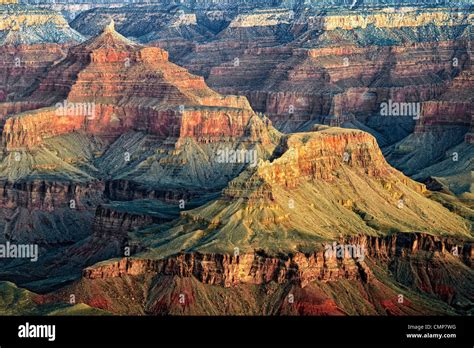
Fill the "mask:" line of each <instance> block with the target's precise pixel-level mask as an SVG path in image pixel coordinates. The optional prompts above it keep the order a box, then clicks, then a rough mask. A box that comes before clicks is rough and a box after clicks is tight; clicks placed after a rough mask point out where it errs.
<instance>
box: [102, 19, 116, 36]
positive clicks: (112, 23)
mask: <svg viewBox="0 0 474 348" xmlns="http://www.w3.org/2000/svg"><path fill="white" fill-rule="evenodd" d="M104 32H109V33H110V32H115V21H114V19H113V18H112V19H111V20H110V22H109V24H107V25H106V26H105V28H104Z"/></svg>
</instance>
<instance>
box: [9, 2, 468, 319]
mask: <svg viewBox="0 0 474 348" xmlns="http://www.w3.org/2000/svg"><path fill="white" fill-rule="evenodd" d="M19 3H20V4H18V3H17V1H8V3H3V2H2V3H1V4H0V42H2V43H3V45H2V48H1V49H0V57H3V59H1V60H0V71H1V72H2V74H1V76H2V77H1V79H0V130H1V142H0V207H1V210H0V230H1V229H3V231H4V232H3V233H0V242H4V241H9V242H13V243H35V244H37V245H38V246H39V254H40V255H39V259H38V262H37V263H36V265H35V267H34V269H33V268H32V267H31V265H30V262H29V260H14V261H12V260H2V261H1V264H0V288H1V289H3V290H2V291H4V292H5V293H6V294H8V296H5V297H3V298H1V299H0V300H1V301H0V312H1V313H7V314H13V313H15V311H13V312H12V311H11V310H10V309H8V308H9V307H11V306H18V310H17V311H16V313H17V314H30V315H51V314H53V315H54V314H63V315H68V314H72V315H75V314H85V315H101V314H114V315H428V314H429V315H471V314H472V303H473V301H474V298H473V294H474V285H473V284H474V273H473V256H474V252H473V248H472V243H473V242H474V236H473V233H472V221H473V220H474V212H473V207H474V206H473V204H472V187H473V186H472V158H473V154H474V148H473V140H472V139H474V137H473V136H472V134H473V125H474V123H473V122H474V121H473V119H474V118H473V116H472V103H473V100H472V98H473V93H472V91H473V87H474V86H473V82H472V49H471V43H472V37H471V35H470V31H471V30H472V27H471V26H472V19H473V15H472V5H470V4H469V2H467V1H466V2H464V1H461V2H459V3H458V4H457V5H456V6H454V5H452V4H450V3H449V2H446V1H417V2H415V1H412V0H403V1H395V0H394V1H393V3H392V4H387V1H383V2H382V1H378V0H370V1H369V0H366V1H359V2H358V3H357V4H356V5H354V6H351V5H350V4H346V2H345V1H342V0H341V1H339V0H324V1H318V2H315V1H310V0H281V1H262V2H259V3H258V5H257V4H255V3H254V2H252V1H248V0H239V1H235V2H229V1H217V2H215V1H212V2H210V1H182V2H179V3H177V2H175V1H172V0H170V1H160V2H158V1H156V2H155V1H149V2H134V3H128V2H125V3H124V2H118V1H115V0H110V1H109V0H104V1H100V2H96V1H94V2H89V1H82V2H80V3H79V2H77V1H69V0H64V1H55V2H54V4H52V3H51V1H49V0H38V1H36V0H35V1H29V0H24V1H23V0H20V1H19ZM60 12H61V13H60ZM384 102H390V103H392V102H393V103H414V104H417V105H420V114H419V115H416V116H417V117H412V116H413V115H408V116H405V117H396V116H384V115H383V114H382V113H381V105H382V104H383V103H384ZM68 106H69V107H68ZM230 152H231V153H252V154H255V158H254V161H251V162H252V163H250V162H246V161H237V160H230V159H229V158H225V159H224V160H222V158H221V157H220V156H219V154H222V153H230ZM335 242H337V243H340V244H341V245H347V244H350V245H357V246H361V247H363V250H364V252H365V254H364V258H363V259H357V258H354V257H353V256H351V255H348V254H347V253H345V254H344V255H343V256H342V257H340V256H336V255H332V256H328V255H326V254H325V253H324V248H325V245H328V244H332V243H335ZM461 280H462V281H461ZM10 282H13V283H10ZM71 295H74V298H75V299H76V300H75V303H71V302H70V298H71ZM400 296H401V297H400ZM400 298H402V300H400ZM15 299H21V301H20V302H21V304H20V303H19V302H16V300H15ZM76 303H77V304H76Z"/></svg>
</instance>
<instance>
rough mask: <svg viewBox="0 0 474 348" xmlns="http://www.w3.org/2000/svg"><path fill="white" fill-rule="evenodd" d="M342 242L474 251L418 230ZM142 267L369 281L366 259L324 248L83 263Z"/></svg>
mask: <svg viewBox="0 0 474 348" xmlns="http://www.w3.org/2000/svg"><path fill="white" fill-rule="evenodd" d="M340 243H342V244H354V245H360V246H364V248H365V252H366V254H365V257H370V258H373V259H378V260H381V261H383V260H385V261H386V260H388V259H393V258H395V257H408V256H411V255H416V254H417V253H419V252H432V253H436V254H439V255H447V254H450V253H451V250H452V248H453V247H457V248H458V250H459V255H460V256H461V258H462V260H463V261H464V262H466V263H467V264H471V263H472V259H473V257H474V253H473V248H472V243H465V244H462V243H459V242H456V241H455V240H452V239H448V238H444V237H434V236H430V235H427V234H420V233H416V234H415V233H414V234H402V233H400V234H396V235H393V236H391V237H385V238H380V237H369V236H355V237H352V238H350V239H347V240H341V241H340ZM145 273H148V274H149V273H153V274H160V275H176V276H179V277H184V278H186V277H195V278H197V279H198V280H199V281H200V282H202V283H205V284H211V285H219V286H224V287H231V286H236V285H238V284H241V283H247V284H266V283H269V282H271V281H274V282H277V283H279V284H282V283H286V282H296V283H298V284H300V285H301V286H302V287H305V286H306V285H308V284H309V283H311V282H312V281H315V280H319V281H334V280H337V279H340V278H345V279H361V280H363V281H365V282H370V280H371V277H372V272H371V270H370V269H369V268H368V266H367V264H366V262H365V261H364V260H357V259H354V258H352V257H351V256H350V255H347V254H344V256H343V257H342V258H337V257H336V256H335V255H331V256H329V257H327V255H325V253H324V251H320V252H315V253H313V254H309V255H305V254H302V253H297V254H295V255H293V256H290V257H288V258H283V259H282V258H277V257H272V256H267V255H264V254H262V253H259V252H256V253H253V254H243V255H239V256H235V255H218V254H200V253H188V254H180V255H176V256H173V257H169V258H167V259H164V260H150V259H138V258H123V259H121V260H119V261H113V262H107V263H105V264H102V265H101V264H99V265H96V266H92V267H89V268H86V269H85V270H84V272H83V277H84V278H88V279H97V278H102V279H103V278H114V277H121V276H123V275H131V276H137V275H143V274H145Z"/></svg>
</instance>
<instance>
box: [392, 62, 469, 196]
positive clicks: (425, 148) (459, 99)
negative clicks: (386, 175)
mask: <svg viewBox="0 0 474 348" xmlns="http://www.w3.org/2000/svg"><path fill="white" fill-rule="evenodd" d="M473 88H474V80H473V75H472V62H471V61H468V62H467V63H466V69H465V70H464V71H462V73H460V74H459V75H458V76H457V77H456V78H454V79H453V80H452V81H451V82H450V83H449V84H448V85H447V88H446V89H445V91H444V92H443V93H442V94H440V95H439V96H438V97H437V98H436V99H434V100H429V101H426V102H423V103H422V107H421V110H422V112H421V114H420V117H419V119H418V120H417V121H416V127H415V131H414V133H413V134H410V135H409V136H408V137H406V138H405V139H403V140H401V141H400V142H398V143H397V144H395V145H393V146H392V147H390V148H389V149H388V150H387V151H386V153H387V159H388V160H389V161H390V163H392V164H393V165H395V166H397V167H398V168H400V169H402V170H403V171H404V172H405V173H407V174H410V175H414V178H416V179H417V180H421V181H424V180H427V179H428V178H430V177H436V178H437V180H439V181H440V182H442V183H443V185H445V186H446V188H448V189H449V190H451V191H452V192H455V193H457V194H461V193H463V192H472V187H471V186H472V185H471V184H472V176H471V175H472V174H471V172H472V170H473V168H474V167H473V163H472V161H471V159H472V156H473V154H474V147H473V145H472V142H471V141H470V139H471V137H470V129H471V127H472V118H473V113H472V105H473V95H472V92H471V91H472V90H473Z"/></svg>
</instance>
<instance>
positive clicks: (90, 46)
mask: <svg viewBox="0 0 474 348" xmlns="http://www.w3.org/2000/svg"><path fill="white" fill-rule="evenodd" d="M78 47H80V49H82V50H84V51H86V52H87V51H94V50H97V49H101V48H112V49H118V50H123V51H135V50H137V49H141V48H143V47H144V46H143V45H140V44H138V43H136V42H133V41H132V40H129V39H127V38H126V37H125V36H123V35H122V34H120V33H118V32H117V31H116V30H115V21H114V20H113V19H112V20H111V21H110V22H109V23H108V24H107V25H106V26H105V27H104V30H103V31H102V33H101V34H99V35H98V36H96V37H93V38H91V39H89V40H88V41H86V42H84V43H83V44H81V45H79V46H78Z"/></svg>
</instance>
